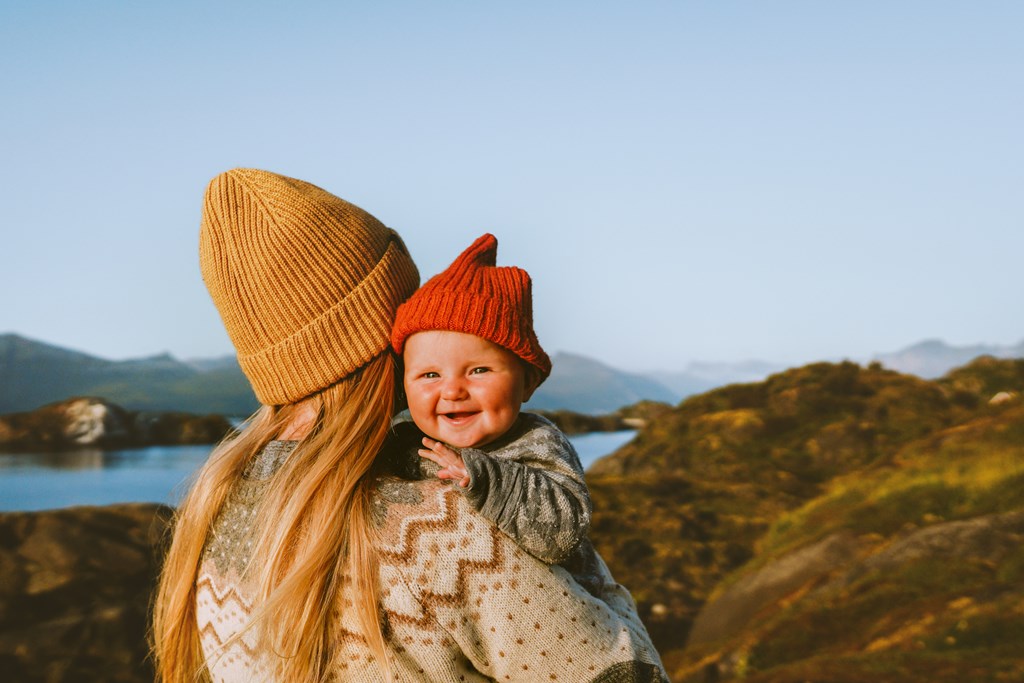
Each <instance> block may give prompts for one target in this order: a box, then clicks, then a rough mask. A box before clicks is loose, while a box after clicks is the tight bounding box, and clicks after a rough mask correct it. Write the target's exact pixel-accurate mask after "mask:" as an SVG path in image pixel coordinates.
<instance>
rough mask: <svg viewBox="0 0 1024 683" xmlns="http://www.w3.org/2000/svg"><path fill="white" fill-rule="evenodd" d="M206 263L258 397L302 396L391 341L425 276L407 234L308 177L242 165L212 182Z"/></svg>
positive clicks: (204, 239)
mask: <svg viewBox="0 0 1024 683" xmlns="http://www.w3.org/2000/svg"><path fill="white" fill-rule="evenodd" d="M199 251H200V268H201V270H202V273H203V279H204V281H205V282H206V285H207V288H208V289H209V291H210V296H211V298H212V299H213V301H214V304H215V305H216V306H217V309H218V311H219V312H220V314H221V318H222V319H223V321H224V326H225V328H226V329H227V332H228V336H229V337H230V338H231V340H232V342H233V343H234V345H235V348H236V350H237V351H238V360H239V364H240V365H241V366H242V370H243V372H245V374H246V377H248V379H249V381H250V383H251V384H252V387H253V391H254V392H255V393H256V397H257V398H258V399H259V401H260V402H261V403H263V404H266V405H280V404H285V403H293V402H295V401H298V400H300V399H302V398H305V397H306V396H309V395H310V394H313V393H315V392H317V391H319V390H321V389H324V388H326V387H328V386H330V385H331V384H333V383H335V382H337V381H338V380H340V379H342V378H344V377H346V376H348V375H349V374H351V373H353V372H355V371H356V370H358V369H359V368H360V367H362V366H363V365H365V364H366V363H367V362H369V361H370V360H371V359H372V358H374V357H375V356H377V355H378V354H380V353H381V352H382V351H384V350H385V349H386V348H387V347H388V344H389V339H390V332H391V326H392V323H393V321H394V316H395V312H396V310H397V308H398V306H399V304H401V303H402V302H403V301H404V300H405V299H406V298H408V296H409V295H410V294H411V293H412V292H413V291H414V290H415V289H416V286H417V284H418V283H419V273H418V272H417V270H416V266H415V264H414V263H413V261H412V259H411V257H410V256H409V253H408V251H407V250H406V248H405V245H404V244H403V242H402V240H401V238H400V237H399V236H398V234H397V233H396V232H395V231H393V230H391V229H390V228H387V227H385V226H384V225H383V224H382V223H380V221H378V220H377V219H376V218H374V217H373V216H371V215H370V214H369V213H367V212H365V211H363V210H362V209H360V208H359V207H357V206H355V205H353V204H350V203H348V202H346V201H344V200H343V199H340V198H339V197H336V196H334V195H333V194H331V193H329V192H327V191H325V190H323V189H321V188H319V187H317V186H315V185H312V184H310V183H307V182H304V181H301V180H296V179H294V178H288V177H286V176H281V175H277V174H274V173H269V172H267V171H259V170H256V169H234V170H232V171H228V172H226V173H222V174H221V175H219V176H217V177H216V178H214V179H213V180H212V181H211V182H210V185H209V187H208V188H207V191H206V197H205V202H204V206H203V217H202V223H201V227H200V249H199Z"/></svg>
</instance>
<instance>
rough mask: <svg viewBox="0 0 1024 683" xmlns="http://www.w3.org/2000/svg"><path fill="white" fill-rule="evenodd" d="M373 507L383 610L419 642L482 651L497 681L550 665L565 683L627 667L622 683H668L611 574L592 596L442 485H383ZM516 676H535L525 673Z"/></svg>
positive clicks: (483, 663)
mask: <svg viewBox="0 0 1024 683" xmlns="http://www.w3.org/2000/svg"><path fill="white" fill-rule="evenodd" d="M375 510H376V521H377V524H378V545H377V549H378V559H379V567H380V578H381V582H382V598H383V603H384V605H383V606H384V609H385V612H386V613H387V615H388V619H389V621H390V623H392V625H393V626H394V627H396V628H400V629H407V630H409V634H410V637H413V639H414V640H415V639H416V638H417V637H419V638H421V639H422V638H436V636H437V633H443V634H444V637H449V638H452V639H454V641H455V642H458V643H460V645H462V648H463V651H464V652H467V654H468V653H469V651H474V652H476V651H478V652H477V654H478V655H479V658H480V659H479V661H475V662H474V665H475V666H477V668H478V670H480V671H485V672H487V673H488V675H491V676H493V677H497V678H501V676H497V675H496V674H497V672H498V670H500V667H501V666H503V665H506V664H510V663H511V662H515V663H516V666H517V667H522V665H523V664H524V663H531V662H535V661H536V662H537V663H541V661H544V663H545V666H549V668H551V672H550V673H552V674H558V680H567V679H568V680H573V677H572V675H571V673H572V672H575V673H576V674H577V678H578V674H579V673H581V672H582V671H589V672H593V673H591V674H589V675H588V676H587V677H585V679H587V680H589V679H591V678H593V679H594V680H598V679H600V674H601V673H602V672H605V673H607V672H609V671H611V672H615V671H618V670H619V669H621V668H622V667H626V668H627V669H628V670H629V671H630V672H634V673H640V672H642V673H640V675H637V676H636V677H635V678H628V679H624V680H642V681H660V680H663V676H664V673H663V671H662V669H661V666H660V663H659V659H658V654H657V652H656V651H655V650H654V647H653V645H652V644H651V642H650V638H649V636H648V635H647V632H646V629H645V628H644V626H643V624H642V623H641V622H640V619H639V617H638V615H637V612H636V606H635V604H634V603H633V601H632V599H631V598H630V596H629V593H628V592H627V591H625V590H624V589H623V588H622V587H621V586H618V585H617V584H615V582H614V580H613V579H612V578H611V576H610V575H607V576H606V582H605V586H606V588H607V589H606V590H605V591H604V592H602V594H600V595H597V596H595V595H592V594H591V593H589V592H588V591H587V590H586V589H585V588H583V587H582V586H580V585H579V584H578V583H577V582H576V581H575V580H573V578H572V576H571V575H570V574H569V572H567V571H566V570H565V569H564V568H562V567H559V566H549V565H546V564H544V563H542V562H540V561H538V560H536V559H535V558H533V557H532V556H530V555H529V554H528V553H526V552H525V551H523V550H522V549H521V548H519V546H518V545H516V544H515V542H513V541H512V540H511V539H510V538H509V537H508V536H506V535H505V534H503V533H502V532H501V531H500V530H498V528H497V527H496V526H495V525H494V524H493V523H491V522H490V521H489V520H487V519H485V518H484V517H482V516H481V515H480V514H479V513H478V512H477V511H476V510H475V509H474V508H473V507H472V506H471V505H470V504H469V503H468V502H467V501H466V499H465V496H463V495H461V494H460V493H459V492H458V491H457V490H455V489H454V488H453V487H452V486H451V485H450V484H447V483H444V482H440V481H436V480H434V481H431V480H424V481H400V480H390V481H383V482H382V483H381V484H380V485H379V486H378V489H377V495H376V503H375ZM601 570H602V571H603V572H605V573H607V569H606V568H605V567H604V565H603V563H602V564H601ZM431 624H432V625H431ZM421 631H422V632H421ZM502 653H507V654H509V658H510V661H504V658H505V654H502ZM513 653H518V654H516V655H514V656H513ZM581 653H583V654H581ZM584 663H585V666H584V667H583V668H582V669H580V666H581V665H583V664H584ZM518 676H519V678H522V677H526V678H529V675H528V674H527V672H526V671H525V667H522V670H519V673H518ZM519 678H517V677H516V676H513V677H512V680H518V679H519ZM544 678H545V680H546V679H547V675H546V674H545V676H544ZM530 680H532V679H530ZM601 680H603V679H601ZM612 680H619V679H617V678H613V679H612Z"/></svg>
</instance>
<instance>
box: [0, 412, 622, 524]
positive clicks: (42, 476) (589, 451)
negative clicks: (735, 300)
mask: <svg viewBox="0 0 1024 683" xmlns="http://www.w3.org/2000/svg"><path fill="white" fill-rule="evenodd" d="M634 434H635V432H634V431H622V432H601V433H594V434H582V435H579V436H573V437H570V441H572V443H573V445H574V446H575V447H576V451H577V452H578V453H579V455H580V462H582V463H583V467H584V468H586V467H589V466H590V463H592V462H594V461H595V460H597V459H598V458H600V457H601V456H604V455H608V454H609V453H611V452H613V451H615V450H616V449H617V448H619V446H622V445H623V444H625V443H626V442H627V441H629V440H630V439H631V438H633V435H634ZM209 454H210V446H153V447H151V448H138V449H130V450H121V451H101V450H83V451H74V452H69V453H25V454H22V453H6V454H0V511H10V510H46V509H50V508H60V507H68V506H71V505H107V504H110V503H130V502H156V503H170V504H171V505H174V504H177V502H178V501H180V500H181V496H182V494H183V492H184V491H183V487H184V486H185V483H186V480H187V479H188V478H189V477H190V475H192V474H193V473H194V472H195V471H196V470H197V469H198V468H199V466H200V465H202V464H203V463H204V462H205V461H206V458H207V456H208V455H209Z"/></svg>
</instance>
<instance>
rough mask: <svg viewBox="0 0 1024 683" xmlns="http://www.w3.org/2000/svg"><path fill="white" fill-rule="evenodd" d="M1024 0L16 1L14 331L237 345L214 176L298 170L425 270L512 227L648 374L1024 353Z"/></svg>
mask: <svg viewBox="0 0 1024 683" xmlns="http://www.w3.org/2000/svg"><path fill="white" fill-rule="evenodd" d="M1022 33H1024V3H1020V2H970V1H968V0H964V1H962V2H941V1H926V2H866V1H863V0H861V1H856V2H853V1H850V2H812V1H808V2H785V1H782V2H773V3H760V2H746V3H740V2H709V1H705V2H681V1H679V2H643V3H630V2H619V3H609V2H578V3H573V2H519V3H490V2H487V3H482V2H469V1H466V2H433V3H413V2H405V3H403V2H377V3H347V2H318V3H294V6H291V5H290V4H289V5H287V6H286V4H285V3H264V2H245V3H242V2H237V3H235V2H230V3H226V2H191V1H182V0H177V1H175V2H131V3H129V2H102V1H96V2H89V3H82V2H46V1H40V2H31V3H30V2H22V3H12V2H8V3H3V5H2V7H0V65H2V74H3V76H2V79H3V81H2V89H0V98H2V107H0V159H2V163H0V221H2V223H0V225H2V229H3V235H2V246H0V254H2V255H3V256H2V266H0V291H2V292H3V295H2V304H0V332H5V331H13V332H18V333H20V334H23V335H26V336H29V337H33V338H37V339H41V340H43V341H47V342H50V343H55V344H58V345H61V346H67V347H71V348H75V349H80V350H83V351H86V352H89V353H94V354H96V355H100V356H103V357H106V358H128V357H138V356H145V355H152V354H155V353H159V352H162V351H165V350H166V351H170V352H171V353H173V354H175V355H176V356H178V357H182V358H188V357H196V356H202V357H205V356H217V355H223V354H226V353H229V352H230V344H229V342H228V340H227V337H226V336H225V335H224V333H223V332H222V330H221V326H220V322H219V319H218V318H217V315H216V311H215V310H214V308H213V306H212V305H211V304H210V302H209V299H208V297H207V295H206V292H205V289H204V288H203V285H202V281H201V279H200V276H199V270H198V265H197V257H196V243H197V231H198V223H199V209H200V203H201V196H202V192H203V189H204V187H205V184H206V182H207V181H208V180H209V178H210V177H212V176H213V175H215V174H216V173H218V172H220V171H222V170H226V169H228V168H231V167H234V166H255V167H260V168H266V169H269V170H273V171H277V172H281V173H285V174H288V175H293V176H297V177H300V178H303V179H306V180H309V181H311V182H314V183H316V184H318V185H321V186H323V187H325V188H327V189H328V190H330V191H332V192H334V193H335V194H338V195H340V196H341V197H344V198H346V199H348V200H349V201H352V202H354V203H356V204H359V205H360V206H362V207H363V208H365V209H367V210H369V211H370V212H372V213H374V214H375V215H377V216H378V217H379V218H380V219H382V220H383V221H384V222H385V223H387V224H388V225H391V226H392V227H395V228H396V229H398V230H399V231H400V232H401V233H402V235H403V236H404V237H405V239H406V242H407V244H408V245H409V247H410V250H411V251H412V253H413V256H414V257H415V258H416V260H417V262H418V263H419V265H420V269H421V272H422V273H423V274H424V275H431V274H433V273H435V272H437V271H438V270H440V269H442V268H443V267H444V266H445V265H447V263H448V262H449V261H450V260H451V259H452V258H453V257H454V256H455V255H456V254H457V253H458V252H459V251H461V250H462V248H464V247H465V246H466V245H468V244H469V243H470V242H471V241H472V240H473V238H475V237H476V236H477V235H479V234H481V233H483V232H485V231H490V232H493V233H495V234H496V235H497V236H498V238H499V241H500V243H501V247H500V250H499V262H501V263H514V264H517V265H520V266H522V267H525V268H526V269H528V270H529V271H530V272H531V274H532V275H533V277H534V287H535V289H534V297H535V308H536V315H537V319H536V326H537V329H538V333H539V335H540V339H541V342H542V343H543V344H544V346H545V347H546V348H547V349H548V351H549V352H554V351H558V350H564V351H573V352H577V353H582V354H585V355H588V356H592V357H594V358H597V359H599V360H602V361H604V362H606V363H610V364H612V365H615V366H617V367H621V368H625V369H665V370H673V369H681V368H683V367H684V366H685V365H686V363H687V362H689V361H691V360H727V361H728V360H740V359H745V358H764V359H768V360H773V361H779V362H786V363H803V362H807V361H810V360H815V359H819V358H836V357H843V356H847V357H854V358H864V357H868V356H870V355H871V354H872V353H874V352H878V351H890V350H895V349H897V348H900V347H903V346H906V345H908V344H911V343H913V342H916V341H919V340H921V339H923V338H928V337H940V338H943V339H945V340H947V341H948V342H950V343H956V344H964V343H976V342H988V343H998V344H1009V343H1015V342H1017V341H1019V340H1020V339H1021V338H1024V320H1022V316H1021V312H1022V305H1021V303H1022V301H1024V277H1022V276H1021V258H1022V255H1024V219H1022V217H1024V126H1022V124H1021V122H1022V121H1024V40H1022V39H1021V36H1022Z"/></svg>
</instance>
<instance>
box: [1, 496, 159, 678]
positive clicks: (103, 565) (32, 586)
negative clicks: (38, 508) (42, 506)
mask: <svg viewBox="0 0 1024 683" xmlns="http://www.w3.org/2000/svg"><path fill="white" fill-rule="evenodd" d="M170 515H171V509H170V508H168V507H165V506H159V505H150V504H131V505H112V506H109V507H81V508H68V509H64V510H50V511H45V512H13V513H4V514H0V671H2V672H3V675H2V678H3V680H7V681H19V682H20V683H34V682H36V681H47V682H50V681H54V682H55V681H117V682H120V681H152V680H153V671H152V667H151V665H150V664H149V662H148V661H147V659H146V653H147V645H146V633H147V628H148V617H147V613H148V607H149V599H150V595H151V593H152V590H153V587H154V584H155V577H156V574H157V567H158V565H159V563H158V558H159V556H160V553H159V550H158V549H159V548H160V547H161V542H162V539H164V538H165V537H166V534H165V531H166V529H167V524H168V520H169V518H170Z"/></svg>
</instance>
